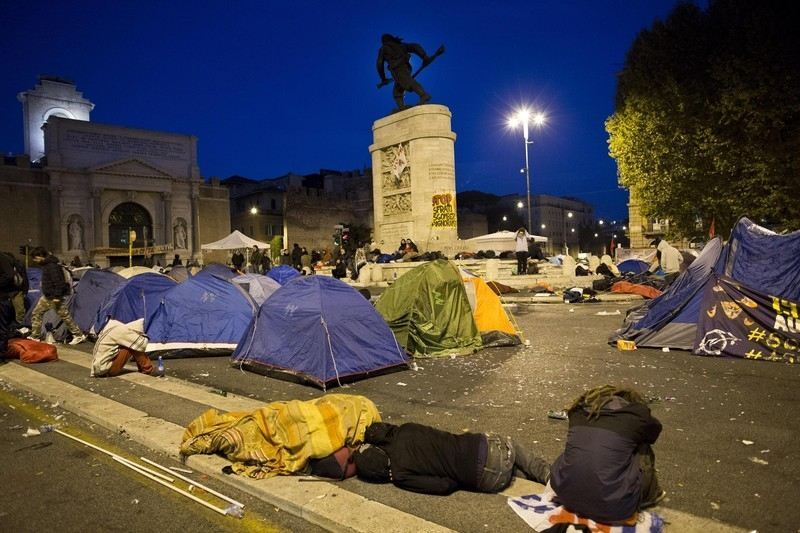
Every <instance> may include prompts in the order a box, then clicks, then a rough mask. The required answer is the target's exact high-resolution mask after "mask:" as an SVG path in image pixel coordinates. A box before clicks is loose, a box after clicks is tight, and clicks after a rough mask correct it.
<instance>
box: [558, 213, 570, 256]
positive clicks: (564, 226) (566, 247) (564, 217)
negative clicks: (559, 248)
mask: <svg viewBox="0 0 800 533" xmlns="http://www.w3.org/2000/svg"><path fill="white" fill-rule="evenodd" d="M568 218H572V211H567V210H566V209H564V208H563V207H562V208H561V227H562V229H563V234H562V236H563V238H564V255H569V245H568V244H567V219H568Z"/></svg>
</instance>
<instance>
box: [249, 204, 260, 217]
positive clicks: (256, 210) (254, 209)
mask: <svg viewBox="0 0 800 533" xmlns="http://www.w3.org/2000/svg"><path fill="white" fill-rule="evenodd" d="M250 214H251V215H257V214H258V208H257V207H256V206H253V207H251V208H250Z"/></svg>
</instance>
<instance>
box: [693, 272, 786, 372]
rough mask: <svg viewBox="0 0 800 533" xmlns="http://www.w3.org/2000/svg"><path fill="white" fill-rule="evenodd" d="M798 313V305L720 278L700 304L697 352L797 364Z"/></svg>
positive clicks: (707, 291)
mask: <svg viewBox="0 0 800 533" xmlns="http://www.w3.org/2000/svg"><path fill="white" fill-rule="evenodd" d="M799 310H800V303H798V302H795V301H793V300H787V299H785V298H780V297H778V296H771V295H765V294H763V293H760V292H757V291H755V290H753V289H750V288H749V287H746V286H744V285H742V284H741V283H739V282H737V281H736V280H734V279H732V278H729V277H727V276H717V275H715V278H714V279H712V280H711V282H710V283H709V284H708V285H707V286H706V288H705V294H704V295H703V303H702V305H701V306H700V316H699V318H698V324H697V338H696V340H695V347H694V353H696V354H698V355H727V356H733V357H744V358H746V359H760V360H766V361H781V362H786V363H797V362H798V361H800V318H799V317H800V313H799V312H798V311H799Z"/></svg>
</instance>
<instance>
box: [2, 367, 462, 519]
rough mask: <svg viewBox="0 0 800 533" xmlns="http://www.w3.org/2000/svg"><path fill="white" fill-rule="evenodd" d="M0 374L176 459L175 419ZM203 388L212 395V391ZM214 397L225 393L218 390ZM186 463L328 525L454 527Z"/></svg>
mask: <svg viewBox="0 0 800 533" xmlns="http://www.w3.org/2000/svg"><path fill="white" fill-rule="evenodd" d="M65 355H67V356H68V357H64V359H65V360H66V359H68V358H69V359H73V357H70V355H71V354H68V353H65ZM84 359H85V358H84ZM87 364H88V361H87ZM82 366H85V365H82ZM142 377H145V378H148V379H149V380H151V381H155V380H156V379H155V378H150V377H148V376H142ZM0 380H3V381H6V382H8V383H10V384H13V385H15V386H16V387H18V388H22V389H26V390H28V391H30V392H32V393H34V394H36V395H37V396H40V397H42V398H45V399H47V400H48V401H50V402H53V403H55V402H59V403H60V405H61V406H62V408H63V409H65V410H67V411H70V412H72V413H74V414H76V415H78V416H80V417H82V418H86V419H87V420H90V421H91V422H94V423H96V424H98V425H99V426H102V427H104V428H106V429H108V430H111V431H116V432H120V433H125V434H127V435H128V436H129V437H130V438H131V439H132V440H134V441H136V442H138V443H139V444H142V445H144V446H146V447H148V448H150V449H151V450H154V451H156V452H161V453H164V454H166V455H168V456H169V457H172V458H174V459H178V458H179V457H178V449H179V446H180V442H181V435H182V434H183V431H184V428H183V427H181V426H178V425H177V424H173V423H171V422H167V421H166V420H162V419H159V418H154V417H151V416H149V415H148V414H147V413H145V412H143V411H139V410H138V409H133V408H131V407H128V406H125V405H123V404H121V403H119V402H116V401H114V400H109V399H108V398H105V397H103V396H101V395H99V394H95V393H92V392H88V391H85V390H83V389H81V388H80V387H76V386H75V385H71V384H69V383H64V382H62V381H60V380H58V379H55V378H51V377H50V376H46V375H44V374H41V373H39V372H37V371H35V370H29V369H27V368H24V367H22V366H20V365H19V364H16V363H11V364H6V365H3V366H2V367H0ZM173 385H174V384H173ZM189 388H191V387H189ZM207 394H209V395H212V393H211V392H208V393H207ZM217 398H219V399H220V400H225V399H226V398H221V397H219V396H218V397H217ZM234 400H235V399H234ZM259 405H260V404H259ZM186 464H187V465H189V466H190V467H191V468H193V469H194V470H197V471H199V472H202V473H203V474H206V475H208V476H210V477H213V478H215V479H217V480H219V481H221V482H223V483H226V484H228V485H231V486H233V487H235V488H237V489H239V490H242V491H244V492H247V493H248V494H250V495H252V496H254V497H256V498H259V499H261V500H263V501H265V502H267V503H269V504H270V505H273V506H275V507H277V508H279V509H281V510H282V511H285V512H287V513H290V514H292V515H294V516H297V517H300V518H302V519H304V520H306V521H308V522H310V523H312V524H315V525H318V526H320V527H322V528H324V529H326V530H328V531H334V532H343V533H344V532H348V533H351V532H354V533H370V532H374V531H385V532H397V533H419V532H420V531H425V532H431V533H447V532H452V530H451V529H448V528H445V527H443V526H440V525H439V524H435V523H433V522H430V521H428V520H425V519H422V518H419V517H416V516H414V515H410V514H408V513H404V512H402V511H399V510H397V509H394V508H392V507H389V506H387V505H384V504H382V503H379V502H376V501H373V500H369V499H367V498H364V497H363V496H360V495H358V494H354V493H352V492H349V491H346V490H343V489H341V488H340V487H338V486H336V485H334V484H332V483H327V482H317V483H301V482H300V479H301V477H300V476H276V477H273V478H270V479H265V480H255V479H250V478H246V477H242V476H233V477H232V476H226V475H224V474H222V468H223V467H224V466H226V465H228V464H230V463H229V462H228V461H226V460H225V459H223V458H221V457H218V456H206V455H193V456H190V457H189V458H188V460H187V461H186Z"/></svg>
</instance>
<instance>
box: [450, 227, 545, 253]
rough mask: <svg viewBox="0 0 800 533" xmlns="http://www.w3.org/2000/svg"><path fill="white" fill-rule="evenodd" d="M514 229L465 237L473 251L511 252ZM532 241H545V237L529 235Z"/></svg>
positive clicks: (515, 233) (515, 234)
mask: <svg viewBox="0 0 800 533" xmlns="http://www.w3.org/2000/svg"><path fill="white" fill-rule="evenodd" d="M516 236H517V232H516V231H507V230H502V231H496V232H494V233H489V234H487V235H481V236H479V237H473V238H471V239H467V240H466V242H468V243H469V245H470V247H471V248H472V251H473V252H477V251H480V250H494V251H495V252H507V251H511V252H513V251H514V250H515V249H516ZM531 237H533V241H534V242H547V237H542V236H541V235H531Z"/></svg>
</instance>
